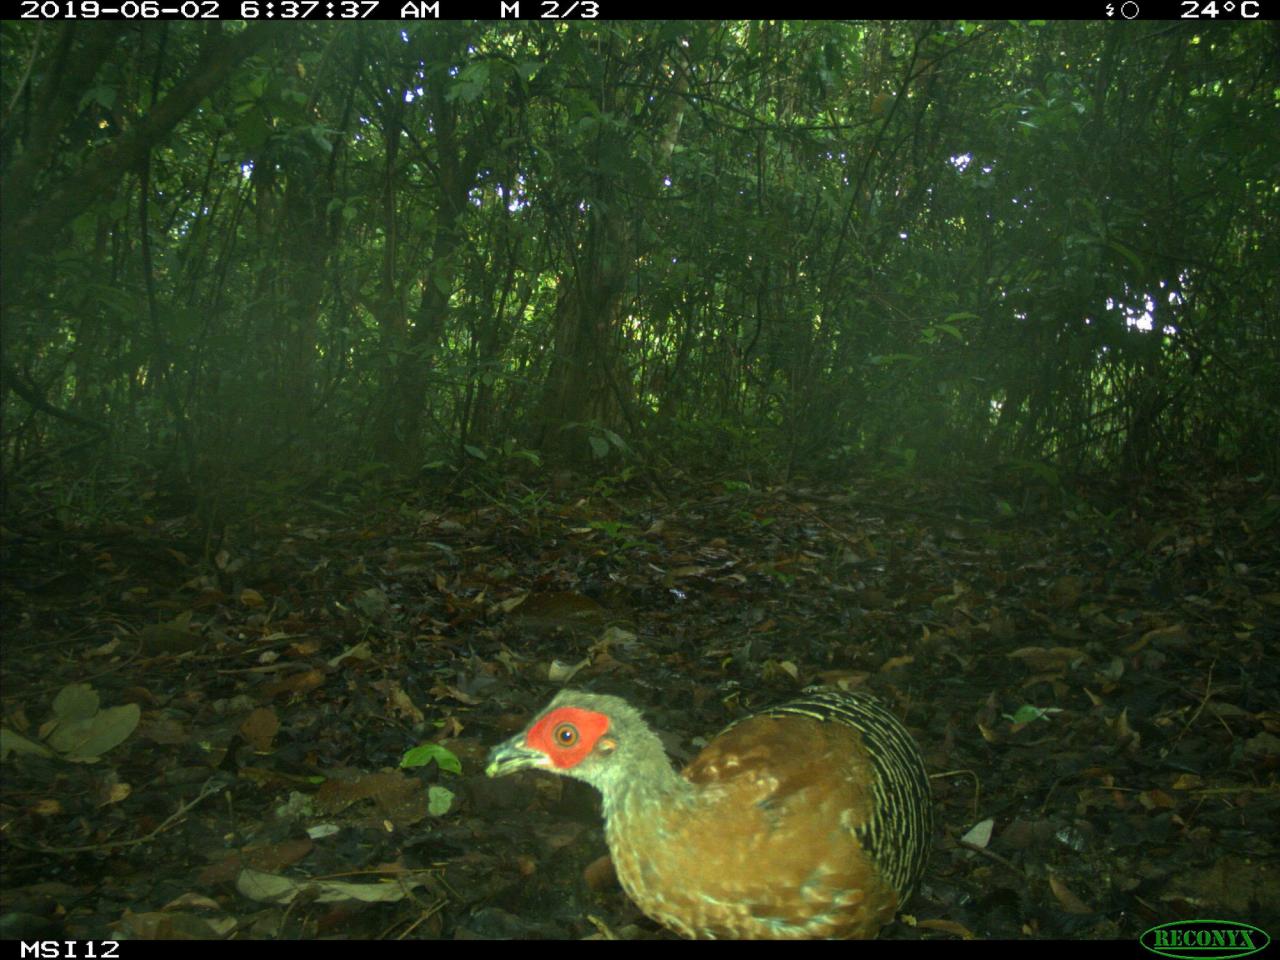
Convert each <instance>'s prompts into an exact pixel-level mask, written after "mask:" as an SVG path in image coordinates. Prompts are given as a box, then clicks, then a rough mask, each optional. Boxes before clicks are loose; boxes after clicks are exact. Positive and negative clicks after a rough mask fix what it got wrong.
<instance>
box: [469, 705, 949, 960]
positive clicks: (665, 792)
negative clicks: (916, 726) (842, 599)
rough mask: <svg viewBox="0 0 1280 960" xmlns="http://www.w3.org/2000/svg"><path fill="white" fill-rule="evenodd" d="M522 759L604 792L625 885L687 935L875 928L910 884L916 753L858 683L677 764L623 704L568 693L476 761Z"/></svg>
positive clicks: (921, 772)
mask: <svg viewBox="0 0 1280 960" xmlns="http://www.w3.org/2000/svg"><path fill="white" fill-rule="evenodd" d="M525 768H533V769H537V770H547V771H549V772H551V773H556V774H560V775H561V776H567V777H574V778H576V779H579V780H584V781H586V782H587V783H589V784H591V785H592V786H593V787H595V788H596V789H597V790H599V791H600V794H601V796H602V797H603V810H604V820H605V838H606V840H607V841H608V844H609V853H610V855H611V856H612V859H613V864H614V867H615V868H616V870H617V874H618V879H619V881H620V882H621V883H622V887H623V889H624V890H626V892H627V894H628V896H630V897H631V899H632V900H634V901H635V902H636V904H637V905H638V906H639V907H640V909H641V910H643V911H644V912H645V913H646V914H648V915H649V916H650V917H652V918H653V919H654V920H656V921H658V922H659V923H661V924H662V925H663V926H665V927H667V928H669V929H671V930H673V931H675V932H676V933H678V934H680V935H681V936H685V937H691V938H695V939H712V938H760V939H801V938H818V937H874V936H875V935H876V934H877V933H878V932H879V930H880V928H881V927H882V926H884V924H886V923H888V922H889V921H890V920H892V919H893V916H894V914H896V913H897V911H898V909H899V908H900V907H901V906H902V905H903V904H904V903H905V902H906V900H907V899H908V898H909V897H910V896H911V893H912V891H913V890H914V888H915V886H916V884H917V882H918V881H919V879H920V875H921V873H922V872H923V870H924V863H925V857H926V854H927V852H928V846H929V841H930V834H931V831H932V822H933V814H932V809H931V806H930V794H929V780H928V775H927V774H926V773H925V768H924V761H923V759H922V758H921V756H920V750H919V748H918V747H917V746H916V744H915V741H913V740H912V739H911V735H910V734H909V733H907V731H906V729H905V728H904V727H903V726H902V724H901V723H899V722H898V719H897V718H896V717H895V716H894V715H893V714H892V713H890V712H889V710H888V709H886V708H885V707H884V706H883V705H881V704H880V703H879V702H878V701H877V700H875V699H874V698H872V697H869V696H867V695H865V694H850V693H835V692H828V693H813V694H809V695H806V696H805V697H803V698H802V699H798V700H793V701H790V702H788V703H784V704H781V705H779V706H775V707H771V708H768V709H766V710H762V711H760V712H759V713H755V714H753V715H751V716H749V717H746V718H744V719H742V720H739V721H737V722H735V723H733V724H731V725H730V726H729V727H728V728H727V729H725V730H724V731H723V732H722V733H721V734H720V735H719V736H717V737H716V738H715V739H714V740H712V741H711V742H710V743H709V744H708V745H707V746H706V748H705V749H704V750H703V751H702V752H701V753H700V754H699V755H698V756H697V757H695V758H694V760H693V762H692V763H690V764H689V766H688V767H686V768H685V770H684V772H683V773H682V774H677V773H676V772H675V771H674V770H673V769H672V767H671V764H670V761H668V759H667V756H666V752H665V751H664V750H663V747H662V741H661V740H660V739H658V736H657V734H655V733H654V732H653V731H652V730H651V729H650V728H649V727H648V725H647V724H646V723H645V721H644V719H643V718H642V717H641V715H640V713H639V711H638V710H636V709H635V708H634V707H632V706H631V705H630V704H628V703H627V702H626V701H625V700H622V699H620V698H618V697H612V696H605V695H601V694H592V693H582V692H578V691H572V690H565V691H562V692H561V693H560V694H558V695H557V696H556V697H555V699H553V700H552V701H551V703H550V704H549V705H548V706H547V707H546V709H544V710H543V711H542V712H541V713H540V714H538V716H536V717H535V718H534V719H533V721H532V722H531V723H530V724H529V726H528V727H526V728H525V730H524V731H523V732H522V733H519V734H517V735H516V736H514V737H512V738H511V739H510V740H507V741H506V742H505V743H502V744H499V745H498V746H497V747H495V748H494V749H493V750H492V752H491V753H490V754H489V763H488V766H487V768H486V770H485V772H486V773H487V774H488V775H489V776H491V777H499V776H504V775H506V774H509V773H512V772H514V771H516V770H521V769H525Z"/></svg>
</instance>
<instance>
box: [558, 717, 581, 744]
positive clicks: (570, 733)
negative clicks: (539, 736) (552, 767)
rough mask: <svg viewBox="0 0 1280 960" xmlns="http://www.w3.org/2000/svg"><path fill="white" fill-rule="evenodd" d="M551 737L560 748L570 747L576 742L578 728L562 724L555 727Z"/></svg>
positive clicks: (570, 724)
mask: <svg viewBox="0 0 1280 960" xmlns="http://www.w3.org/2000/svg"><path fill="white" fill-rule="evenodd" d="M552 736H554V737H555V740H556V743H558V744H560V746H562V747H572V746H573V745H574V744H575V743H577V742H578V728H577V727H575V726H574V725H573V724H572V723H562V724H560V725H559V726H558V727H556V729H555V732H554V733H553V734H552Z"/></svg>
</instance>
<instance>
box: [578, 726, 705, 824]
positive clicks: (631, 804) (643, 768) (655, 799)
mask: <svg viewBox="0 0 1280 960" xmlns="http://www.w3.org/2000/svg"><path fill="white" fill-rule="evenodd" d="M627 754H628V755H627V757H626V762H625V763H622V764H618V765H617V766H616V767H614V768H613V769H612V770H611V771H610V773H611V775H610V776H608V777H607V778H605V779H604V780H603V781H601V782H598V783H596V787H597V788H599V790H600V795H601V797H602V798H603V801H604V802H603V811H604V816H605V820H606V822H608V821H609V820H611V819H614V818H620V819H627V818H629V817H631V816H635V815H637V814H640V813H641V812H642V811H644V810H648V809H650V808H652V807H655V806H657V807H661V808H664V809H668V810H669V809H672V808H674V807H679V806H681V805H683V804H685V803H688V802H691V801H692V800H693V799H694V794H695V788H694V786H693V784H691V783H690V782H689V781H688V780H686V779H685V778H684V777H682V776H680V774H678V773H677V772H676V771H675V770H674V769H672V766H671V761H670V760H668V759H667V753H666V751H665V750H664V749H663V747H662V741H661V740H659V739H658V736H657V734H655V733H653V732H652V731H649V730H645V731H644V732H643V735H642V736H637V737H636V738H635V739H634V740H633V742H631V743H630V744H628V746H627Z"/></svg>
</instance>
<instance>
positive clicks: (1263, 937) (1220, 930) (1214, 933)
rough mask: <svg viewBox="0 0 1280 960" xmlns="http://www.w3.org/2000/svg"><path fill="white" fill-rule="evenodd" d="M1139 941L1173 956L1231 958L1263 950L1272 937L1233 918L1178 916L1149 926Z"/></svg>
mask: <svg viewBox="0 0 1280 960" xmlns="http://www.w3.org/2000/svg"><path fill="white" fill-rule="evenodd" d="M1138 942H1139V943H1141V944H1142V945H1143V946H1144V947H1146V948H1147V949H1148V950H1150V951H1151V952H1152V953H1154V954H1157V955H1158V956H1161V957H1170V958H1175V960H1230V958H1231V957H1247V956H1249V954H1251V953H1257V952H1258V951H1259V950H1265V949H1266V946H1267V944H1269V943H1270V942H1271V937H1269V936H1268V935H1267V932H1266V931H1265V930H1259V929H1258V928H1257V927H1255V926H1252V925H1250V924H1247V923H1236V922H1235V921H1234V920H1181V921H1178V922H1177V923H1162V924H1160V926H1158V927H1152V928H1151V929H1150V930H1147V931H1145V932H1144V933H1143V934H1142V936H1141V937H1140V938H1139V939H1138Z"/></svg>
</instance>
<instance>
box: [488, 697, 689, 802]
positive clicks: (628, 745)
mask: <svg viewBox="0 0 1280 960" xmlns="http://www.w3.org/2000/svg"><path fill="white" fill-rule="evenodd" d="M655 753H656V757H657V758H658V762H660V763H661V764H662V765H663V766H664V767H666V769H667V770H670V765H669V764H668V763H667V760H666V755H665V753H664V752H663V749H662V742H661V741H660V740H659V739H658V737H657V735H656V734H654V733H653V731H651V730H650V729H649V728H648V726H647V725H646V724H645V722H644V719H643V718H642V717H641V716H640V712H639V711H638V710H636V709H635V708H634V707H632V706H631V705H630V704H628V703H627V702H626V701H625V700H622V699H620V698H618V697H610V696H607V695H604V694H596V693H583V692H581V691H578V690H562V691H561V692H560V693H559V694H557V695H556V697H555V699H554V700H552V701H551V703H549V704H548V705H547V707H546V709H544V710H543V711H542V712H541V713H539V714H538V715H537V716H536V717H534V718H533V721H532V722H531V723H530V724H529V726H527V727H526V728H525V729H524V730H523V731H522V732H521V733H518V734H516V735H515V736H514V737H512V738H511V739H510V740H507V741H505V742H503V743H500V744H498V745H497V746H496V747H494V748H493V750H492V751H490V753H489V763H488V766H486V767H485V773H486V774H488V775H489V776H491V777H501V776H505V775H507V774H509V773H514V772H515V771H517V770H524V769H533V770H547V771H549V772H551V773H556V774H560V775H561V776H566V777H574V778H576V779H578V780H584V781H586V782H587V783H590V784H591V785H592V786H594V787H596V788H597V789H599V790H601V791H602V792H607V790H608V788H609V787H610V786H611V785H612V784H613V783H614V782H615V781H616V779H617V778H618V777H619V776H620V771H626V770H633V769H634V768H635V767H636V766H637V765H643V764H647V763H651V762H654V761H653V758H654V756H655Z"/></svg>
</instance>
